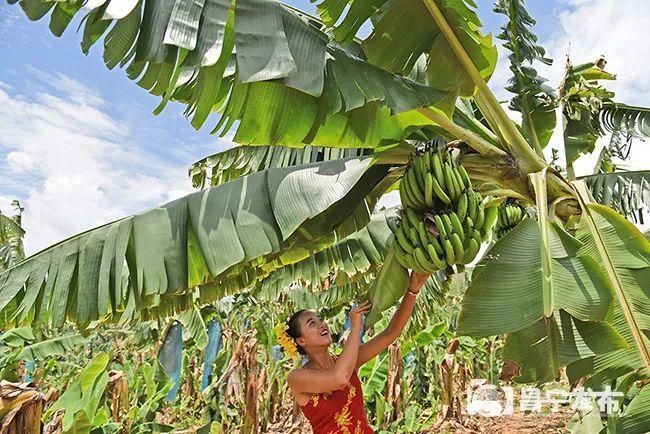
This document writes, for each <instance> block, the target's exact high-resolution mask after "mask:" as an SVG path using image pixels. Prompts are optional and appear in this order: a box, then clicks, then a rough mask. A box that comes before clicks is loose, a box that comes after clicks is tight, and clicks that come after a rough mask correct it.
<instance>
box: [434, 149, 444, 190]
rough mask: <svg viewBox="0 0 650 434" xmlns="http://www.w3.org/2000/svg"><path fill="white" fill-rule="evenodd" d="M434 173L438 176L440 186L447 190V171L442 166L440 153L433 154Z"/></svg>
mask: <svg viewBox="0 0 650 434" xmlns="http://www.w3.org/2000/svg"><path fill="white" fill-rule="evenodd" d="M433 174H434V175H435V176H436V180H437V181H438V184H440V187H442V189H443V190H446V189H447V183H446V181H445V172H444V169H443V168H442V160H441V159H440V155H439V154H438V153H435V154H433Z"/></svg>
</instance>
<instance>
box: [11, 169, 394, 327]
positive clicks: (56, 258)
mask: <svg viewBox="0 0 650 434" xmlns="http://www.w3.org/2000/svg"><path fill="white" fill-rule="evenodd" d="M370 161H371V159H370V158H361V159H359V158H351V159H346V160H332V161H324V162H319V163H312V164H307V165H301V166H292V167H286V168H271V169H267V170H265V171H262V172H257V173H253V174H251V175H249V176H246V177H243V178H239V179H237V180H234V181H231V182H228V183H225V184H222V185H220V186H218V187H213V188H210V189H207V190H204V191H200V192H196V193H193V194H191V195H189V196H186V197H183V198H181V199H177V200H175V201H173V202H170V203H168V204H166V205H163V206H160V207H157V208H154V209H152V210H150V211H147V212H144V213H141V214H137V215H135V216H132V217H127V218H124V219H122V220H118V221H116V222H113V223H109V224H107V225H104V226H101V227H99V228H96V229H93V230H90V231H88V232H84V233H82V234H80V235H77V236H75V237H72V238H70V239H68V240H65V241H63V242H61V243H59V244H56V245H54V246H52V247H50V248H48V249H45V250H43V251H42V252H39V253H38V254H36V255H34V256H32V257H31V258H28V259H27V260H26V261H23V262H22V263H20V264H19V265H17V266H15V267H13V268H11V269H9V270H7V271H6V272H4V273H2V274H0V310H4V309H11V310H10V311H5V312H6V313H7V314H8V317H9V318H10V319H11V318H13V320H15V321H18V322H21V321H25V322H26V321H30V322H31V321H37V322H39V323H52V324H54V325H56V326H60V325H62V324H63V323H64V321H65V320H66V319H67V320H70V321H72V322H75V323H77V324H80V325H82V326H83V325H85V324H88V323H89V322H90V321H94V320H105V319H113V320H117V319H120V317H122V319H123V320H124V318H125V316H126V320H128V319H130V318H132V317H134V316H138V315H139V316H140V317H141V319H147V318H148V317H152V316H153V317H156V316H167V315H171V314H173V313H174V312H178V311H182V310H185V309H188V308H190V307H191V306H193V305H194V303H195V302H198V303H209V302H211V301H214V300H216V299H218V298H221V297H223V296H224V295H227V294H229V293H233V292H236V291H241V290H243V289H245V288H247V287H250V286H251V285H253V284H254V283H255V282H256V281H258V280H260V279H262V278H264V277H265V276H266V275H268V274H269V273H271V272H272V271H274V270H276V269H278V268H280V267H282V266H285V265H288V264H291V263H295V262H298V261H300V260H302V259H305V258H307V257H309V256H310V255H312V254H313V253H315V252H317V251H320V250H322V249H324V248H326V247H328V246H329V245H331V244H333V243H334V242H335V241H336V240H337V239H340V238H344V237H345V236H347V235H349V234H352V233H354V232H356V231H358V230H359V229H361V228H363V227H364V226H365V225H366V224H367V223H368V221H369V220H370V214H371V212H372V209H373V208H374V206H375V204H376V201H377V200H378V199H379V197H380V196H381V195H382V194H383V192H385V191H386V189H387V188H388V187H389V186H390V185H391V184H393V183H394V182H395V179H394V175H392V174H388V166H385V165H372V166H370ZM12 301H16V302H17V305H15V304H12V303H11V302H12ZM35 310H38V312H40V314H39V315H38V316H37V317H36V318H35V317H34V316H33V313H34V312H35Z"/></svg>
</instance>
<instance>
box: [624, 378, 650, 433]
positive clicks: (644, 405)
mask: <svg viewBox="0 0 650 434" xmlns="http://www.w3.org/2000/svg"><path fill="white" fill-rule="evenodd" d="M649 420H650V386H647V385H646V386H645V387H643V389H641V391H640V392H639V393H638V394H637V395H636V396H635V397H634V398H633V399H632V401H630V403H629V404H628V406H627V408H626V409H625V411H624V412H623V414H622V415H621V417H619V419H618V421H617V423H616V429H617V430H618V432H621V433H623V434H644V433H647V432H648V421H649Z"/></svg>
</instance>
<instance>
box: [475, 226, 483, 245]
mask: <svg viewBox="0 0 650 434" xmlns="http://www.w3.org/2000/svg"><path fill="white" fill-rule="evenodd" d="M472 239H473V240H474V241H476V244H478V245H479V246H480V245H481V244H482V243H483V238H481V233H480V232H479V230H478V229H474V232H472Z"/></svg>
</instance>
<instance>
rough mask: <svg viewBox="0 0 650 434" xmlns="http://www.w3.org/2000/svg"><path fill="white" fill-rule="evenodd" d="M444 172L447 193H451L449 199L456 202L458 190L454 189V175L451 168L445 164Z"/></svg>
mask: <svg viewBox="0 0 650 434" xmlns="http://www.w3.org/2000/svg"><path fill="white" fill-rule="evenodd" d="M443 169H444V172H445V185H446V186H447V189H446V190H447V193H449V194H448V195H449V197H450V198H451V200H453V201H455V200H456V197H457V194H456V189H455V188H454V182H453V180H452V177H453V175H452V174H451V166H449V164H447V163H445V165H444V166H443Z"/></svg>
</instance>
